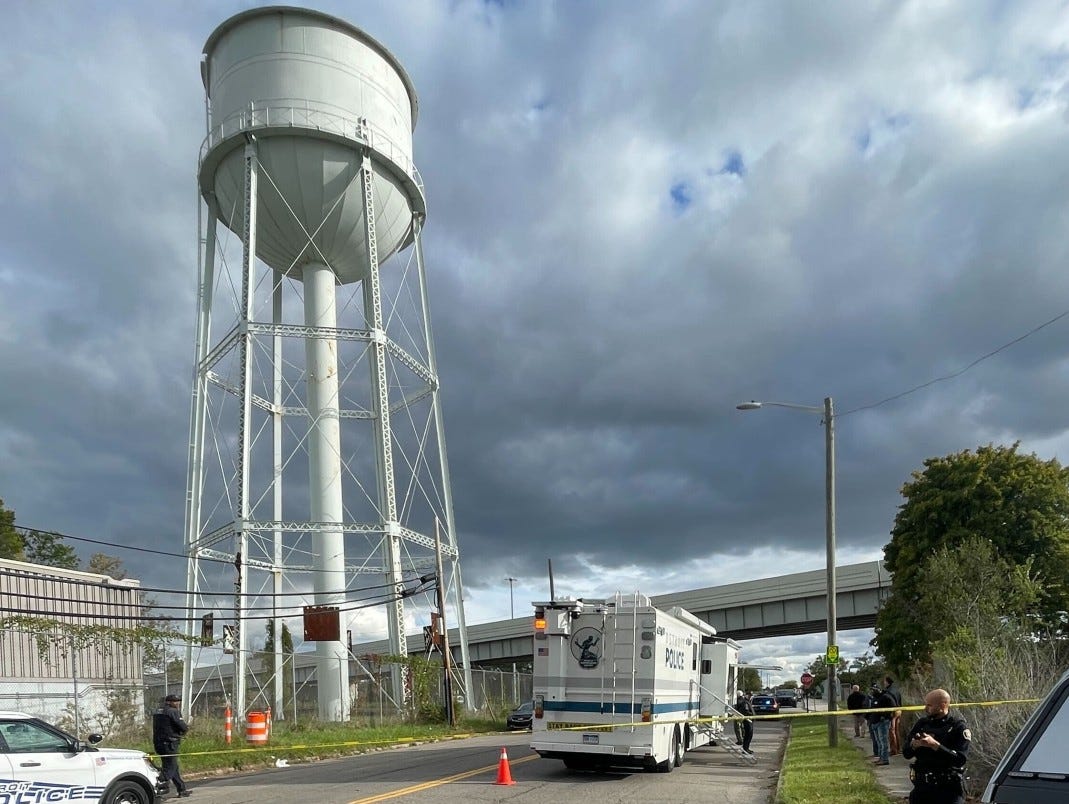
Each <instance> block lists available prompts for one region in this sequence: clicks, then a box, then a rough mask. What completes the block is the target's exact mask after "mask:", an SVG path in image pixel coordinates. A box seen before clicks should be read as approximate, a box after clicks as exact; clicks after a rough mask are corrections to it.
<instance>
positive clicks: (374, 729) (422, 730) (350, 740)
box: [104, 718, 502, 774]
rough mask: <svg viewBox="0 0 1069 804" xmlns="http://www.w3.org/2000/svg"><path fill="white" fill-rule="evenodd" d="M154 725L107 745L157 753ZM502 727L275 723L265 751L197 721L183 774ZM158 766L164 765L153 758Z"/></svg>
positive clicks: (185, 745)
mask: <svg viewBox="0 0 1069 804" xmlns="http://www.w3.org/2000/svg"><path fill="white" fill-rule="evenodd" d="M151 728H152V727H151V724H149V725H147V726H146V730H145V732H144V733H139V734H137V735H135V736H132V738H131V739H127V740H121V741H120V740H119V739H109V740H107V741H106V742H105V743H104V745H109V746H113V747H122V748H136V749H139V750H141V751H144V752H146V753H148V754H152V753H153V749H152V739H151V736H150V732H151ZM501 730H502V729H501V724H500V723H495V722H493V721H490V720H465V721H462V722H461V723H459V724H458V726H457V728H456V729H451V728H449V726H447V725H446V724H444V723H435V724H403V723H402V724H396V725H383V726H356V725H352V724H346V723H318V722H314V721H312V722H306V723H298V724H296V725H291V724H290V723H288V722H286V721H282V722H276V723H274V724H273V725H272V729H271V739H270V741H269V743H268V745H266V746H264V747H260V746H257V747H256V748H250V747H249V745H248V744H247V743H246V742H245V738H244V732H243V731H242V730H240V729H239V728H238V727H237V726H236V725H235V727H234V732H233V739H232V742H231V744H230V745H229V746H228V745H227V744H226V741H225V740H224V739H223V721H222V720H221V719H220V720H218V721H217V722H216V721H214V720H209V719H207V718H204V719H197V720H195V721H194V722H193V724H192V725H191V727H190V731H189V734H187V735H186V737H185V738H184V739H183V740H182V747H181V750H180V751H179V762H180V763H181V766H182V773H191V774H195V773H210V772H212V771H223V770H250V769H253V768H262V767H267V766H271V765H274V763H275V758H276V757H277V758H281V759H286V760H287V761H289V762H290V763H291V764H297V763H298V762H302V761H304V762H308V761H312V760H316V759H324V758H327V757H340V756H348V755H351V754H362V753H366V752H368V751H377V750H382V749H384V748H389V747H391V746H394V745H403V744H405V743H413V742H430V741H434V740H445V739H451V738H453V737H457V736H460V735H466V734H474V733H480V734H486V733H492V732H495V731H501ZM154 761H156V762H157V764H159V761H158V760H157V759H155V758H154Z"/></svg>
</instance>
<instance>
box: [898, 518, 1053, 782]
mask: <svg viewBox="0 0 1069 804" xmlns="http://www.w3.org/2000/svg"><path fill="white" fill-rule="evenodd" d="M1039 562H1044V563H1045V562H1046V557H1045V556H1043V557H1037V559H1036V563H1039ZM919 580H920V583H921V586H922V588H923V589H924V590H925V592H924V594H923V595H922V596H921V598H920V600H919V601H918V611H919V613H920V615H921V616H922V617H923V618H925V619H926V620H929V621H935V622H938V623H940V628H939V629H938V631H937V632H934V633H933V634H932V642H931V646H930V648H931V663H930V665H927V666H925V667H923V668H922V669H921V673H919V674H918V675H917V676H915V678H914V680H915V682H916V684H915V685H914V686H915V688H916V689H918V690H928V689H932V688H934V687H942V688H944V689H946V690H947V691H948V692H949V693H950V695H951V699H952V701H955V702H970V701H972V702H978V701H1007V700H1013V699H1017V698H1023V697H1030V696H1032V695H1037V694H1042V692H1044V691H1046V690H1047V689H1049V688H1050V687H1051V685H1052V684H1053V683H1054V682H1055V681H1056V680H1057V679H1058V677H1059V676H1060V675H1061V674H1062V672H1063V670H1064V668H1065V661H1066V658H1067V657H1066V651H1067V645H1066V644H1065V640H1064V639H1057V638H1053V639H1052V638H1050V634H1049V632H1045V631H1044V626H1043V625H1042V624H1041V623H1040V622H1039V621H1038V620H1037V617H1036V616H1035V615H1034V611H1035V610H1036V606H1037V601H1039V600H1041V599H1042V598H1043V596H1044V593H1045V590H1044V585H1043V583H1042V582H1041V581H1040V580H1039V579H1038V578H1037V575H1036V573H1035V571H1034V569H1033V562H1032V561H1031V560H1030V559H1029V560H1026V561H1024V562H1022V563H1020V564H1017V563H1014V562H1013V561H1011V560H1009V559H1006V558H1005V557H1003V556H1001V555H999V553H998V551H997V549H996V547H995V546H994V545H993V544H992V543H991V542H989V541H987V540H985V539H981V538H979V537H975V536H974V537H970V538H969V539H966V540H965V541H964V542H963V543H962V544H961V545H958V546H957V547H954V548H951V547H942V548H940V549H938V550H936V551H935V553H933V554H932V555H931V556H930V557H929V559H928V561H927V562H926V563H925V566H924V567H923V568H922V569H921V570H920V573H919ZM1033 708H1034V707H1033V706H1032V705H1027V704H1026V705H1012V704H1010V705H1003V706H997V707H976V708H970V709H968V710H967V713H966V715H965V716H966V717H967V718H968V722H969V726H970V728H971V729H972V731H973V734H974V739H973V750H972V751H971V752H970V754H969V771H970V776H971V777H972V783H973V785H972V786H973V790H972V792H974V793H975V792H978V791H979V790H982V789H983V786H984V783H985V782H986V781H987V778H988V777H989V775H990V773H991V771H992V770H993V769H994V766H995V764H996V763H997V762H998V760H999V759H1000V758H1001V757H1002V755H1003V753H1004V752H1005V751H1006V749H1007V748H1008V747H1009V743H1010V741H1011V740H1012V739H1013V737H1014V735H1016V734H1017V732H1018V731H1019V730H1020V728H1021V726H1022V725H1023V723H1024V721H1025V719H1026V718H1027V717H1028V715H1029V714H1030V713H1031V712H1032V710H1033Z"/></svg>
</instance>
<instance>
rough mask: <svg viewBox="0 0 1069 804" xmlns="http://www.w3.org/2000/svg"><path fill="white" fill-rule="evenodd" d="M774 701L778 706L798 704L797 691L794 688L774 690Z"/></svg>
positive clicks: (794, 705)
mask: <svg viewBox="0 0 1069 804" xmlns="http://www.w3.org/2000/svg"><path fill="white" fill-rule="evenodd" d="M776 703H778V704H779V705H780V706H793V707H796V706H798V693H796V692H795V691H794V690H776Z"/></svg>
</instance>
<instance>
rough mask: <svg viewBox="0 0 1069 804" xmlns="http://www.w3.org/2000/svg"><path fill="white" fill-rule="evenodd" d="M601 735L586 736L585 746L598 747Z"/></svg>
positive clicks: (584, 738)
mask: <svg viewBox="0 0 1069 804" xmlns="http://www.w3.org/2000/svg"><path fill="white" fill-rule="evenodd" d="M599 738H600V735H597V734H584V735H583V745H597V744H598V739H599Z"/></svg>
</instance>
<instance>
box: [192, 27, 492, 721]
mask: <svg viewBox="0 0 1069 804" xmlns="http://www.w3.org/2000/svg"><path fill="white" fill-rule="evenodd" d="M201 74H202V78H203V81H204V87H205V92H206V115H207V137H206V139H205V141H204V144H203V146H202V147H201V151H200V160H199V174H198V186H199V190H200V196H201V198H202V199H203V204H202V205H201V207H200V225H199V237H200V245H199V283H200V284H199V299H198V314H197V337H196V354H195V368H194V382H193V404H192V412H191V421H190V454H189V477H188V491H187V521H186V541H187V545H186V546H187V552H188V556H189V567H188V581H187V593H188V595H189V606H190V610H191V614H192V615H193V618H200V617H201V616H202V615H203V614H206V613H212V614H214V617H215V618H216V619H222V620H223V621H224V622H225V623H226V622H228V623H229V625H227V627H226V629H225V635H226V637H227V639H226V643H227V644H226V648H227V649H228V650H229V651H232V652H233V654H234V684H233V694H232V698H231V702H232V704H233V706H234V709H235V712H236V713H237V716H238V717H239V718H240V717H243V716H244V713H245V712H246V709H247V708H261V707H262V706H266V705H271V706H272V708H273V709H274V711H275V713H276V717H277V716H279V715H283V716H284V715H285V713H286V711H287V708H286V706H285V704H286V702H287V701H292V700H293V697H295V696H291V695H290V691H289V690H288V689H287V690H284V685H283V682H284V680H285V681H286V684H292V685H293V687H294V688H296V686H297V685H298V684H300V685H302V686H304V685H306V684H308V683H310V682H313V681H314V684H315V686H316V688H317V690H318V692H317V694H318V712H319V717H320V718H321V719H323V720H342V719H346V718H347V717H348V715H349V711H350V705H351V701H350V683H351V681H352V675H353V674H357V675H359V674H360V672H362V665H361V664H360V662H359V660H358V659H356V658H354V657H352V656H351V655H350V653H349V645H348V644H347V632H352V631H354V630H355V631H356V632H359V631H361V630H365V629H367V628H374V626H375V624H376V621H375V617H376V616H377V617H379V618H381V617H382V613H383V612H385V618H384V619H385V626H386V630H387V633H388V635H389V642H390V650H391V652H392V653H393V654H396V655H406V654H407V648H406V639H405V632H406V629H411V630H418V626H419V625H420V624H421V622H422V621H425V619H424V618H423V617H422V615H421V617H420V619H418V620H417V619H416V618H415V617H413V618H412V619H409V620H407V621H406V600H411V601H413V605H412V606H410V607H409V610H410V613H411V612H413V611H416V610H418V606H419V601H420V600H421V599H423V598H422V597H420V596H417V595H418V594H419V593H421V592H423V591H425V590H426V589H427V587H428V585H433V577H432V576H434V574H435V565H436V559H437V558H439V557H440V558H441V559H442V560H443V565H444V567H445V569H446V571H445V572H443V578H444V582H443V585H444V587H445V590H446V601H447V603H446V610H447V624H448V625H449V626H453V627H458V628H459V633H460V652H461V664H462V667H463V668H464V673H465V675H466V677H465V678H464V679H463V683H464V689H465V690H467V689H470V683H471V682H470V669H469V662H468V656H467V639H466V628H465V622H464V613H463V605H462V599H463V595H462V584H461V576H460V564H459V553H458V550H457V540H456V529H455V525H454V521H453V506H452V499H451V492H450V485H449V470H448V461H447V457H446V450H445V440H444V434H443V429H442V410H441V404H440V400H439V392H438V387H439V386H438V374H437V366H436V364H435V357H434V347H433V341H432V338H431V326H430V315H429V305H428V300H427V289H426V276H425V268H424V259H423V249H422V242H421V233H422V229H423V223H424V220H425V217H426V203H425V200H424V195H423V185H422V181H421V179H420V176H419V173H418V172H417V170H416V168H415V165H414V164H413V161H412V131H413V127H414V125H415V122H416V116H417V111H418V107H417V101H416V93H415V90H414V89H413V87H412V83H411V81H410V79H409V77H408V75H407V74H406V73H405V71H404V68H402V67H401V65H400V63H399V62H398V61H397V59H395V58H394V57H393V56H392V55H391V54H390V53H389V51H387V50H386V48H384V47H383V46H382V45H380V44H379V43H378V42H376V41H375V40H374V39H373V38H371V37H370V36H368V35H367V34H366V33H364V32H363V31H361V30H360V29H359V28H356V27H354V26H352V25H350V24H348V23H346V22H344V21H342V20H339V19H337V18H335V17H331V16H328V15H326V14H321V13H319V12H316V11H310V10H307V9H299V8H290V7H266V8H257V9H253V10H249V11H245V12H243V13H240V14H237V15H236V16H233V17H231V18H230V19H228V20H226V21H225V22H224V23H222V24H221V25H220V26H219V27H218V28H216V30H215V31H214V32H213V33H212V34H211V36H210V37H208V41H207V43H206V44H205V46H204V59H203V62H202V64H201ZM220 223H222V225H223V226H222V227H220V226H219V224H220ZM387 260H389V263H387ZM384 263H385V264H386V265H385V266H384ZM439 553H440V554H439ZM306 605H316V606H324V607H328V608H329V607H336V608H337V609H339V611H340V620H341V628H340V639H338V640H337V641H334V640H330V641H318V642H316V660H315V674H314V679H304V678H300V679H298V678H294V677H292V670H291V671H290V674H289V676H287V673H286V672H285V669H284V666H283V665H284V657H283V655H282V649H281V648H282V639H281V638H280V636H281V633H282V630H281V624H282V622H283V621H284V620H287V619H288V620H289V622H290V624H291V629H292V628H293V627H294V626H296V627H297V628H299V627H300V624H301V620H300V619H299V615H300V613H301V611H302V607H304V606H306ZM450 607H452V609H451V610H450ZM362 618H363V619H362ZM380 621H381V620H380ZM268 628H270V629H271V631H270V633H271V635H272V639H273V643H274V649H273V650H272V651H270V652H266V651H264V650H260V651H259V652H257V650H256V648H255V647H254V646H255V645H258V644H259V640H260V637H262V636H264V635H265V634H266V632H267V629H268ZM190 630H191V633H195V631H194V629H193V628H192V626H191V629H190ZM275 637H279V638H275ZM202 650H205V649H202V648H200V647H190V648H188V649H187V653H186V664H185V667H186V669H187V672H186V675H185V677H184V678H183V693H184V698H185V700H186V701H187V702H188V705H189V706H190V707H191V709H192V708H194V707H195V701H196V697H197V694H198V690H197V689H195V688H194V686H193V682H192V679H191V676H190V671H191V669H192V668H193V667H195V666H197V665H198V664H205V663H207V662H208V661H210V659H209V658H208V657H207V656H200V655H199V654H200V652H201V651H202ZM206 650H209V651H210V650H215V651H218V649H217V648H210V649H206ZM221 658H222V657H221V656H220V657H219V660H221ZM354 668H355V669H354ZM287 679H288V680H287ZM250 683H251V684H252V685H253V686H252V688H251V690H250V688H249V684H250ZM384 686H385V687H386V688H388V692H387V693H386V694H387V697H392V699H393V701H394V703H396V704H397V705H398V706H401V705H403V704H404V702H405V697H406V691H405V685H404V683H403V679H402V676H401V673H400V672H399V671H398V670H396V669H395V670H394V673H393V676H392V678H391V679H390V681H389V683H387V684H386V685H384Z"/></svg>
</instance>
